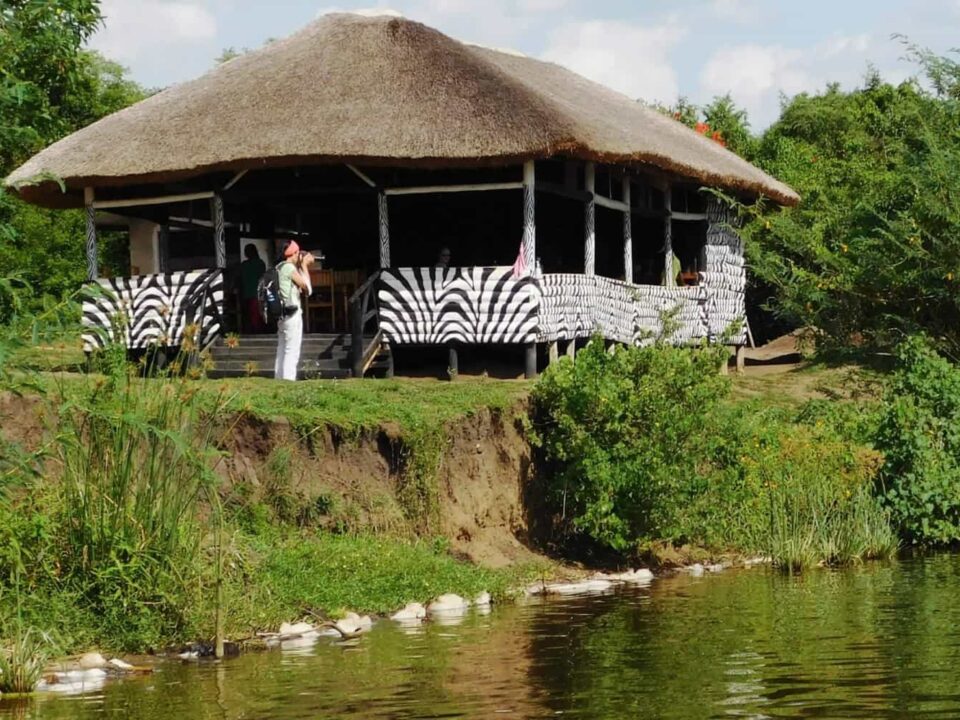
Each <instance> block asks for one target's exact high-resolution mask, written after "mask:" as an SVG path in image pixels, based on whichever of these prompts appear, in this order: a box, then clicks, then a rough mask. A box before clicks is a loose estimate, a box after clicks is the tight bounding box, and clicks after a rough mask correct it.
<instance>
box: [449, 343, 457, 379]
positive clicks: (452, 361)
mask: <svg viewBox="0 0 960 720" xmlns="http://www.w3.org/2000/svg"><path fill="white" fill-rule="evenodd" d="M459 374H460V359H459V358H458V357H457V348H456V347H454V346H453V345H451V346H450V347H448V348H447V377H448V378H450V379H451V380H453V379H454V378H456V377H457V375H459Z"/></svg>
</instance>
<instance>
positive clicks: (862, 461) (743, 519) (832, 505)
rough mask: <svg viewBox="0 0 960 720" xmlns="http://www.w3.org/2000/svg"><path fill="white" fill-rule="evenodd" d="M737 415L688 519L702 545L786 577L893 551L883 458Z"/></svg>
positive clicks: (828, 436) (831, 437)
mask: <svg viewBox="0 0 960 720" xmlns="http://www.w3.org/2000/svg"><path fill="white" fill-rule="evenodd" d="M731 414H732V415H734V416H733V417H730V418H729V421H728V422H727V423H726V424H725V425H724V427H726V428H727V429H728V430H729V433H728V434H727V436H726V439H725V440H723V442H726V443H727V444H728V446H729V447H728V448H727V449H726V452H725V455H724V456H723V457H717V456H715V457H714V465H713V468H712V469H711V471H710V474H709V481H708V482H707V483H706V489H705V491H704V493H703V495H702V496H701V498H700V499H699V502H697V503H695V504H694V506H693V509H692V511H691V518H690V521H689V522H688V525H689V526H690V527H691V528H692V529H694V530H695V534H696V535H698V536H699V537H701V538H703V539H704V540H705V541H706V542H707V544H709V545H712V546H720V547H732V548H737V549H741V550H751V551H759V552H762V553H763V554H765V555H768V556H769V557H770V558H771V559H772V561H773V563H774V564H775V565H777V566H779V567H782V568H784V569H787V570H799V569H802V568H804V567H810V566H813V565H817V564H821V563H824V564H847V563H851V562H858V561H860V560H864V559H867V558H873V557H885V556H888V555H890V554H891V553H893V552H894V551H895V550H896V547H897V540H896V535H895V534H894V533H893V531H892V529H891V527H890V522H889V518H888V516H887V513H886V512H885V511H884V509H883V508H882V506H881V505H880V503H879V502H878V500H877V499H876V498H875V497H874V496H873V495H872V487H873V482H874V478H875V477H876V473H877V469H878V468H879V465H880V463H881V461H882V458H881V456H880V455H879V454H878V453H877V452H875V451H873V450H871V449H869V448H867V447H864V446H860V445H856V444H853V443H851V442H849V441H847V440H845V439H843V438H840V437H837V436H836V434H835V433H834V431H833V430H832V429H831V428H829V427H828V426H826V425H823V424H821V425H820V426H816V425H815V426H812V427H811V426H804V425H794V424H791V423H786V422H782V421H779V420H777V419H774V418H771V417H770V416H769V414H765V413H760V414H752V413H751V414H741V415H736V414H734V413H731ZM698 512H699V514H700V517H699V518H698V517H697V513H698ZM698 521H699V524H698ZM698 527H699V528H700V529H699V530H698V531H696V528H698Z"/></svg>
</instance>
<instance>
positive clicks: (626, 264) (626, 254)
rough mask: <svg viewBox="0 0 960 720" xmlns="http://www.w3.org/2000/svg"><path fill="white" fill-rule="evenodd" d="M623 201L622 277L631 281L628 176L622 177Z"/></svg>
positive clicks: (630, 225) (631, 238) (631, 234)
mask: <svg viewBox="0 0 960 720" xmlns="http://www.w3.org/2000/svg"><path fill="white" fill-rule="evenodd" d="M623 203H624V204H625V205H626V206H627V208H628V209H627V210H626V212H624V213H623V279H624V280H625V281H627V282H628V283H632V282H633V220H632V218H631V215H630V210H629V208H630V176H629V175H625V176H624V178H623Z"/></svg>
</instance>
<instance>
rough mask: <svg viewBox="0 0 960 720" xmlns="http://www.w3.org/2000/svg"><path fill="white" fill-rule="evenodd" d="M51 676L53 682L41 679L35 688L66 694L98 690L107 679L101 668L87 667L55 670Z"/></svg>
mask: <svg viewBox="0 0 960 720" xmlns="http://www.w3.org/2000/svg"><path fill="white" fill-rule="evenodd" d="M104 662H106V661H104ZM52 677H53V679H54V682H50V681H49V680H48V679H44V680H41V681H40V682H39V683H38V684H37V690H38V691H47V692H56V693H64V694H68V695H69V694H72V693H82V692H90V691H91V690H99V689H100V688H101V687H103V684H104V683H105V682H106V680H107V672H106V671H105V670H104V669H103V668H87V669H85V670H67V671H66V672H55V673H53V675H52Z"/></svg>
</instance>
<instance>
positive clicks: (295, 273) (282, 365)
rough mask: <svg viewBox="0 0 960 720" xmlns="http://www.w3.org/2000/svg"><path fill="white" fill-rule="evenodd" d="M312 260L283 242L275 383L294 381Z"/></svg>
mask: <svg viewBox="0 0 960 720" xmlns="http://www.w3.org/2000/svg"><path fill="white" fill-rule="evenodd" d="M313 262H314V257H313V255H311V254H310V253H304V252H301V251H300V246H299V245H298V244H297V242H296V241H295V240H286V241H284V243H283V246H282V248H281V251H280V261H279V263H278V264H277V274H278V276H279V278H280V298H281V300H282V302H283V317H282V318H280V320H279V321H278V322H277V357H276V360H275V362H274V366H273V375H274V377H275V378H276V379H278V380H296V379H297V367H298V366H299V365H300V346H301V344H302V342H303V303H302V301H301V295H302V294H309V293H310V266H311V265H312V264H313Z"/></svg>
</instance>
